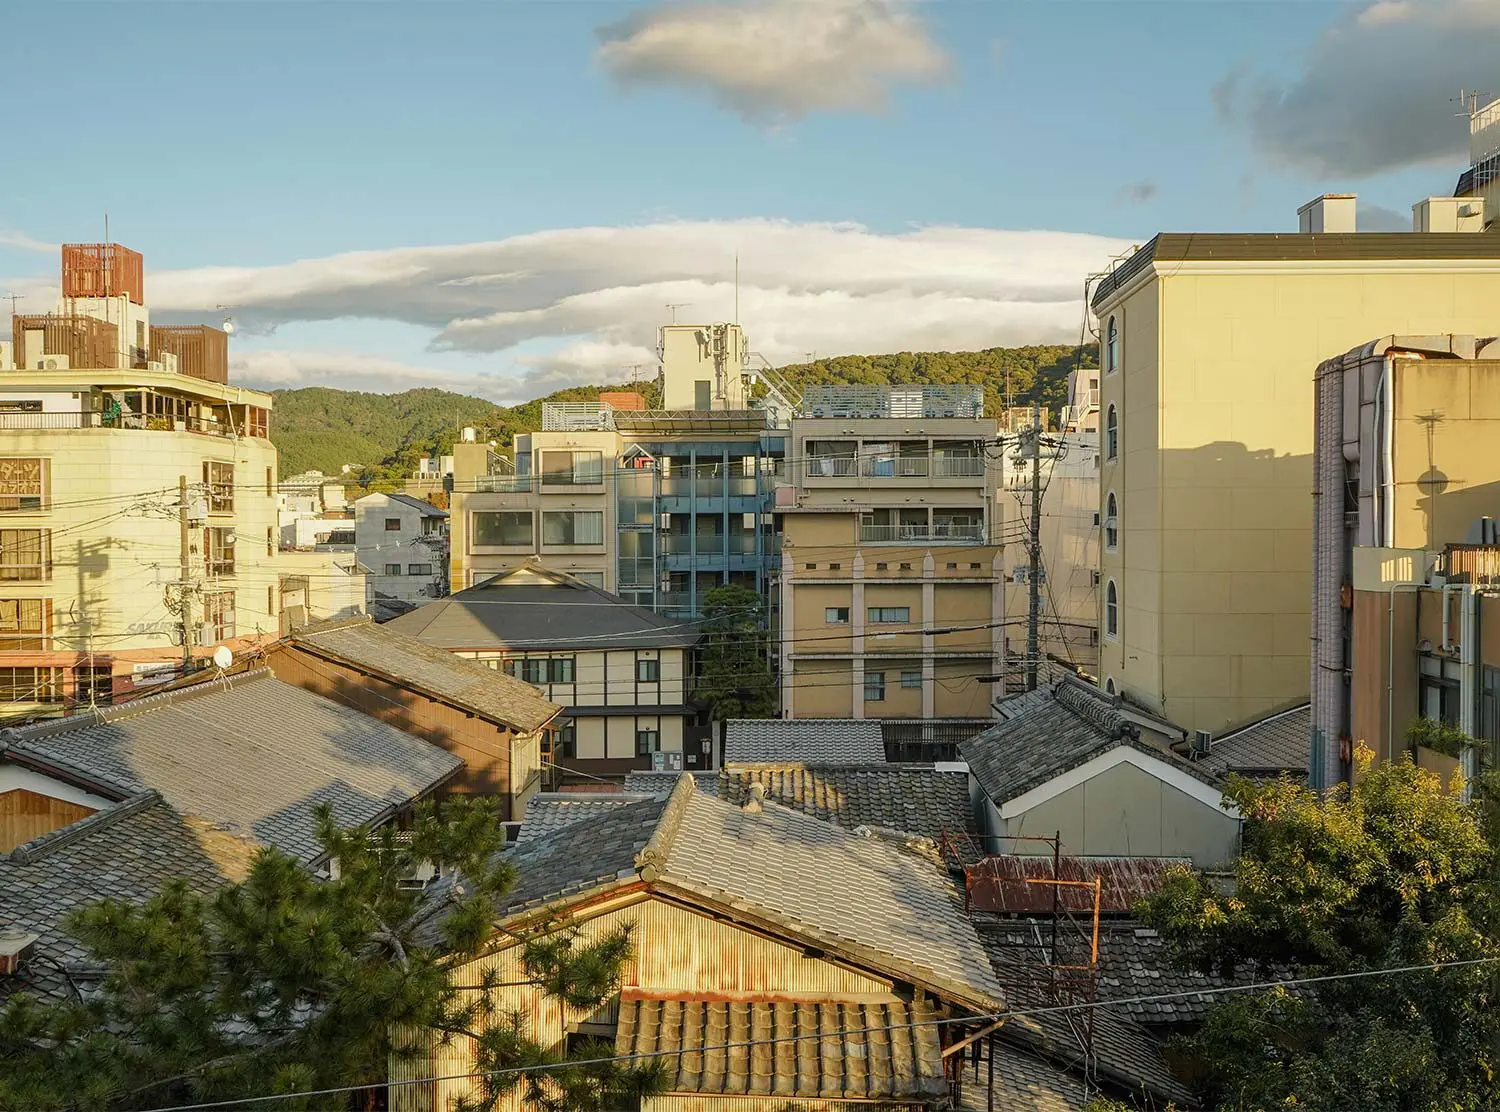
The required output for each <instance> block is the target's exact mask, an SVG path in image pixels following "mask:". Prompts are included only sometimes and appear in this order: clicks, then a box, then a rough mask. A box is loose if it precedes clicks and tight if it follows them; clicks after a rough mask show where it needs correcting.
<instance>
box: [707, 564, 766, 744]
mask: <svg viewBox="0 0 1500 1112" xmlns="http://www.w3.org/2000/svg"><path fill="white" fill-rule="evenodd" d="M765 616H766V615H765V603H764V601H763V600H762V599H761V597H760V595H758V594H756V593H755V592H754V591H752V590H751V589H750V588H749V587H740V586H737V585H736V584H733V583H730V584H726V585H725V586H722V587H715V588H714V589H713V590H712V591H709V592H708V593H707V594H706V595H704V596H703V626H702V628H703V641H702V643H701V644H700V645H699V648H698V659H699V666H698V682H697V684H696V686H695V687H694V693H695V697H696V698H697V699H698V700H699V701H700V702H702V703H704V704H706V705H707V706H708V707H710V708H711V713H712V715H713V717H714V718H715V719H716V720H717V719H723V718H769V717H770V716H771V715H772V714H774V713H775V712H776V680H775V677H774V676H773V675H772V674H771V667H770V665H769V664H768V663H767V662H766V629H765Z"/></svg>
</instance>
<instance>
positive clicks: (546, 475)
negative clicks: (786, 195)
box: [451, 324, 790, 617]
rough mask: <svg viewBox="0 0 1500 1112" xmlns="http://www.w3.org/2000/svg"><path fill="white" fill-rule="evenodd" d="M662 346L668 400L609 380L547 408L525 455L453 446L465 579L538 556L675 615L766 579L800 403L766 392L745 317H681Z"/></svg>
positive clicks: (456, 578)
mask: <svg viewBox="0 0 1500 1112" xmlns="http://www.w3.org/2000/svg"><path fill="white" fill-rule="evenodd" d="M660 354H661V359H662V365H661V376H662V393H663V403H662V404H663V406H664V408H663V409H660V410H648V409H646V408H645V402H644V400H643V399H642V397H641V396H640V395H639V394H637V393H635V392H632V391H627V390H621V391H615V392H608V393H605V394H603V395H601V397H600V399H599V401H598V402H597V403H595V402H590V403H576V404H549V405H546V406H544V407H543V414H542V426H543V427H542V429H541V431H539V432H535V433H526V434H521V435H519V436H517V437H516V442H515V450H514V457H513V459H512V458H510V457H506V456H502V455H500V454H498V453H496V452H495V451H494V450H493V448H491V447H490V446H488V445H484V444H476V443H460V444H458V445H455V448H454V480H453V496H452V503H451V504H452V508H453V557H452V577H453V583H454V584H455V585H462V586H469V585H473V584H474V583H477V582H480V581H482V580H484V579H486V578H488V577H490V576H493V575H495V574H497V573H500V572H505V571H509V570H513V569H514V568H517V567H519V566H521V565H522V564H523V563H525V562H526V561H527V560H529V559H531V558H533V557H540V558H541V559H543V560H544V561H545V562H546V564H547V566H548V567H551V568H555V569H557V570H559V571H562V572H565V573H566V574H568V575H572V576H575V577H577V578H578V579H581V580H583V581H584V582H586V583H590V584H592V585H593V586H596V587H601V588H603V589H605V590H608V591H612V592H616V593H618V594H620V595H621V596H623V597H624V598H626V599H627V600H629V601H630V602H631V603H632V604H634V605H638V606H645V607H650V608H653V609H656V610H657V611H658V612H660V613H663V614H667V615H672V616H679V617H686V616H692V615H694V614H696V613H698V612H699V611H700V610H701V608H702V600H703V597H704V596H705V595H706V594H707V593H708V592H709V591H711V590H712V589H713V588H715V587H717V586H720V585H722V584H727V583H736V584H740V585H743V586H745V587H748V588H750V589H752V590H757V591H761V592H764V591H765V590H766V584H767V577H768V572H769V569H770V567H771V566H772V565H773V562H774V559H775V556H776V548H775V544H776V537H775V529H774V520H773V517H772V514H771V512H770V499H771V492H772V489H773V485H774V484H773V473H774V470H775V468H776V466H777V461H779V460H780V459H781V457H782V456H783V455H784V454H785V429H784V427H782V426H784V423H785V415H786V413H787V411H788V410H789V408H790V407H789V404H788V403H786V402H785V401H784V400H782V397H781V395H780V393H778V392H776V391H771V392H769V393H766V392H765V391H764V384H763V383H762V379H763V377H765V376H768V375H771V374H772V373H771V372H769V371H767V370H766V369H764V368H762V369H760V370H756V369H754V367H755V366H757V365H758V364H757V363H756V357H753V356H752V355H751V353H750V352H749V351H748V347H747V344H746V342H745V338H744V333H743V331H742V330H741V329H740V328H739V326H738V325H734V324H715V325H687V324H682V325H669V326H667V327H664V328H663V329H662V330H661V346H660ZM761 362H763V361H761Z"/></svg>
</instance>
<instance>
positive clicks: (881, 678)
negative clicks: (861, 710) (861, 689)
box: [865, 672, 885, 703]
mask: <svg viewBox="0 0 1500 1112" xmlns="http://www.w3.org/2000/svg"><path fill="white" fill-rule="evenodd" d="M884 700H885V673H884V672H866V673H865V702H867V703H879V702H883V701H884Z"/></svg>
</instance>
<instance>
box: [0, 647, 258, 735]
mask: <svg viewBox="0 0 1500 1112" xmlns="http://www.w3.org/2000/svg"><path fill="white" fill-rule="evenodd" d="M270 678H271V670H270V669H269V668H267V667H265V665H261V666H259V667H257V668H251V669H248V670H247V671H244V672H240V673H238V674H237V675H235V676H233V677H230V676H218V675H214V676H206V677H204V679H203V680H202V681H201V682H199V683H194V684H188V685H187V686H185V687H174V688H172V689H171V690H170V691H159V692H156V693H155V694H152V695H143V696H141V697H140V698H137V699H131V700H130V702H128V703H122V704H121V705H120V706H117V707H98V708H95V709H93V710H88V711H84V712H82V713H79V714H70V715H68V716H67V717H66V718H54V719H52V720H51V721H48V722H37V723H35V724H33V725H30V726H20V727H16V733H15V734H14V735H13V736H15V737H17V738H19V739H21V740H25V741H31V740H33V739H37V738H46V737H54V736H56V735H57V734H66V733H71V732H73V731H74V730H87V729H90V728H92V727H94V726H109V725H112V724H113V723H116V722H120V721H122V720H124V719H127V718H135V717H137V716H138V715H142V714H147V713H149V712H151V711H153V710H160V709H161V708H162V707H167V706H175V705H177V704H178V703H182V702H188V701H190V700H192V699H196V698H200V697H202V696H205V695H212V694H214V693H216V692H218V691H220V690H224V689H225V688H228V689H230V690H232V689H233V687H234V684H236V683H254V682H256V681H257V680H264V679H270ZM221 683H222V684H223V685H224V687H223V688H221V687H220V684H221Z"/></svg>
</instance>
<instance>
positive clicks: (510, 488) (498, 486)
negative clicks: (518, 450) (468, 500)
mask: <svg viewBox="0 0 1500 1112" xmlns="http://www.w3.org/2000/svg"><path fill="white" fill-rule="evenodd" d="M462 485H464V486H466V487H468V489H469V490H470V491H471V492H472V493H474V494H530V493H531V492H532V491H534V490H536V489H537V479H536V476H535V475H476V476H475V477H474V478H473V479H472V480H471V481H470V482H469V483H465V484H462Z"/></svg>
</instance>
